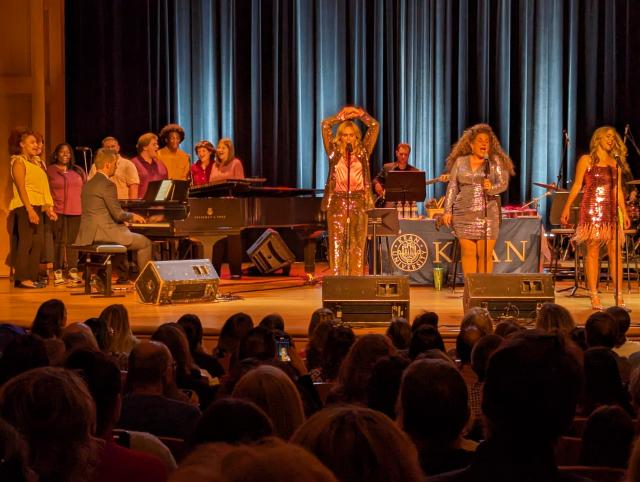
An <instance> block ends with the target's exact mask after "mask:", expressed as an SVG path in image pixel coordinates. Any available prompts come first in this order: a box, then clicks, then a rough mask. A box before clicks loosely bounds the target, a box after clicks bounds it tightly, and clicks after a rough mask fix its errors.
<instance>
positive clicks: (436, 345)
mask: <svg viewBox="0 0 640 482" xmlns="http://www.w3.org/2000/svg"><path fill="white" fill-rule="evenodd" d="M433 349H436V350H440V351H442V352H444V351H445V348H444V341H443V340H442V336H441V335H440V333H439V332H438V330H436V329H435V328H434V327H432V326H428V325H427V326H421V327H420V328H418V329H417V330H415V331H414V332H413V334H412V335H411V343H410V345H409V358H410V359H411V360H415V359H416V357H417V356H418V355H419V354H420V353H422V352H425V351H427V350H433Z"/></svg>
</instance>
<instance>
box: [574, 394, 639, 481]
mask: <svg viewBox="0 0 640 482" xmlns="http://www.w3.org/2000/svg"><path fill="white" fill-rule="evenodd" d="M634 436H635V428H634V426H633V420H631V417H630V416H629V414H628V413H627V412H625V411H624V410H623V409H622V408H620V407H617V406H603V407H600V408H597V409H596V410H594V411H593V413H591V415H589V418H588V419H587V423H586V424H585V426H584V432H583V433H582V446H581V450H580V465H589V466H597V467H617V468H620V469H626V468H627V463H628V462H629V454H630V453H631V444H632V443H633V438H634Z"/></svg>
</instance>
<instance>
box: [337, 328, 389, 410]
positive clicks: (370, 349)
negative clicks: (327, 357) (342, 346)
mask: <svg viewBox="0 0 640 482" xmlns="http://www.w3.org/2000/svg"><path fill="white" fill-rule="evenodd" d="M328 346H329V345H328V343H327V347H328ZM393 354H395V348H393V345H392V344H391V340H389V338H387V337H386V336H384V335H377V334H368V335H364V336H362V337H360V338H358V339H357V340H356V341H355V343H354V344H353V346H351V349H350V350H349V353H347V356H346V358H345V359H344V361H343V362H342V366H341V367H340V371H339V373H338V379H337V383H336V386H335V387H334V389H333V392H334V393H335V394H336V395H337V397H338V399H339V400H340V401H342V402H361V403H364V404H366V402H367V400H366V399H367V385H368V384H369V378H371V370H372V369H373V366H374V365H375V364H376V362H377V361H378V360H379V359H380V358H382V357H385V356H389V355H393Z"/></svg>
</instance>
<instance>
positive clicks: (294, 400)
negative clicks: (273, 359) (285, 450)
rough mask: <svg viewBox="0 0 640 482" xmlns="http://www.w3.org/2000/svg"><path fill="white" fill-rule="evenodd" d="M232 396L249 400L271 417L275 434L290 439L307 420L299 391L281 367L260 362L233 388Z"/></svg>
mask: <svg viewBox="0 0 640 482" xmlns="http://www.w3.org/2000/svg"><path fill="white" fill-rule="evenodd" d="M232 395H233V397H235V398H240V399H243V400H249V401H251V402H253V403H255V404H256V405H258V407H260V408H261V409H262V410H264V412H265V413H266V414H267V415H268V416H269V417H270V418H271V421H272V422H273V428H274V433H275V435H277V436H279V437H282V439H284V440H289V437H291V434H293V432H295V430H296V429H297V428H298V427H299V426H300V425H302V423H303V422H304V409H303V407H302V400H301V398H300V394H299V393H298V390H297V388H296V386H295V385H294V383H293V382H292V381H291V379H290V378H289V376H288V375H287V374H286V373H284V372H283V371H282V370H280V369H279V368H276V367H274V366H269V365H261V366H259V367H257V368H255V369H254V370H251V371H249V372H248V373H246V374H245V375H244V376H243V377H242V378H240V380H239V381H238V383H236V386H235V388H234V389H233V394H232Z"/></svg>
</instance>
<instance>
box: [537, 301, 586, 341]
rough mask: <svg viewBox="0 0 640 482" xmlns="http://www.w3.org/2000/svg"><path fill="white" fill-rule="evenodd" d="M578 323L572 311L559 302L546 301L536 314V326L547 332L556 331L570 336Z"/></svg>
mask: <svg viewBox="0 0 640 482" xmlns="http://www.w3.org/2000/svg"><path fill="white" fill-rule="evenodd" d="M575 326H576V324H575V322H574V321H573V316H571V312H570V311H569V310H567V309H566V308H565V307H564V306H560V305H559V304H557V303H545V304H543V305H542V307H541V308H540V310H539V311H538V315H537V316H536V328H537V329H538V330H541V331H545V332H547V333H551V332H553V331H556V332H558V333H560V334H562V335H563V336H569V334H570V333H571V330H573V329H574V328H575Z"/></svg>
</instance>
